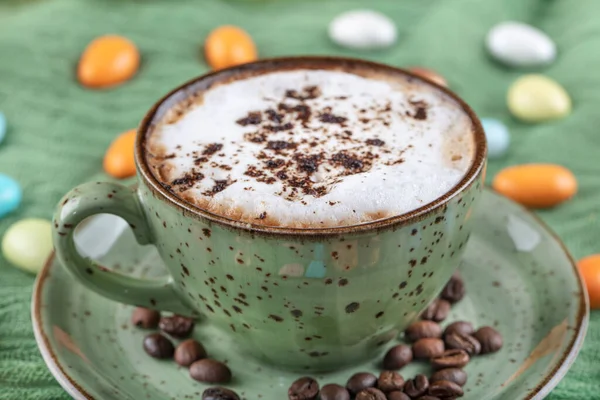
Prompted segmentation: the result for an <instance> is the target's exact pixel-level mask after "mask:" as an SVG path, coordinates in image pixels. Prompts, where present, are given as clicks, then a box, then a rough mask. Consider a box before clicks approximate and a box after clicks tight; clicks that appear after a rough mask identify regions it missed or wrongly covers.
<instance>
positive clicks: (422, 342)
mask: <svg viewBox="0 0 600 400" xmlns="http://www.w3.org/2000/svg"><path fill="white" fill-rule="evenodd" d="M412 351H413V356H414V357H415V358H416V359H417V360H424V359H427V358H432V357H437V356H439V355H440V354H442V353H443V352H444V341H443V340H442V339H436V338H424V339H419V340H417V341H416V342H415V343H414V344H413V346H412Z"/></svg>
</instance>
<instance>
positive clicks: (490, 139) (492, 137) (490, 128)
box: [481, 118, 510, 159]
mask: <svg viewBox="0 0 600 400" xmlns="http://www.w3.org/2000/svg"><path fill="white" fill-rule="evenodd" d="M481 124H482V125H483V130H484V131H485V137H486V139H487V145H488V158H490V159H494V158H500V157H502V156H504V155H505V154H506V152H507V151H508V146H509V144H510V133H509V132H508V128H507V127H506V125H504V124H503V123H502V122H500V121H498V120H497V119H493V118H482V119H481Z"/></svg>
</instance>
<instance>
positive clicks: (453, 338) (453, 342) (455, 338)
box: [444, 333, 481, 356]
mask: <svg viewBox="0 0 600 400" xmlns="http://www.w3.org/2000/svg"><path fill="white" fill-rule="evenodd" d="M444 342H445V343H446V348H447V349H458V350H464V351H466V352H467V354H469V355H470V356H475V355H477V354H479V353H480V352H481V344H480V343H479V341H478V340H477V339H475V338H474V337H473V336H471V335H461V334H459V333H451V334H450V335H448V336H446V337H445V339H444Z"/></svg>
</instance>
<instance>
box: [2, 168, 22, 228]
mask: <svg viewBox="0 0 600 400" xmlns="http://www.w3.org/2000/svg"><path fill="white" fill-rule="evenodd" d="M21 195H22V194H21V187H20V186H19V184H18V183H17V181H15V180H14V179H12V178H11V177H9V176H6V175H3V174H0V218H1V217H3V216H5V215H6V214H8V213H9V212H11V211H14V210H16V209H17V207H19V204H20V203H21Z"/></svg>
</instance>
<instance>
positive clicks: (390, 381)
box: [377, 371, 404, 393]
mask: <svg viewBox="0 0 600 400" xmlns="http://www.w3.org/2000/svg"><path fill="white" fill-rule="evenodd" d="M403 387H404V378H403V377H402V375H400V374H399V373H397V372H396V371H382V372H381V373H380V374H379V379H377V389H379V390H381V391H382V392H384V393H388V392H393V391H395V390H402V388H403Z"/></svg>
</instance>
